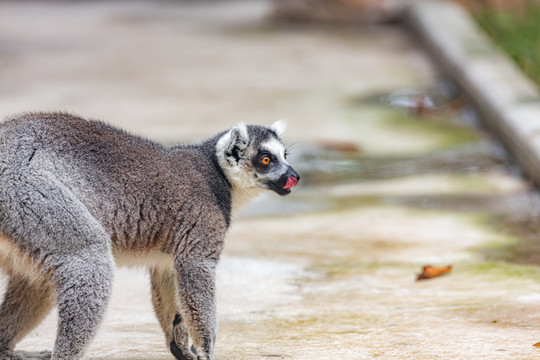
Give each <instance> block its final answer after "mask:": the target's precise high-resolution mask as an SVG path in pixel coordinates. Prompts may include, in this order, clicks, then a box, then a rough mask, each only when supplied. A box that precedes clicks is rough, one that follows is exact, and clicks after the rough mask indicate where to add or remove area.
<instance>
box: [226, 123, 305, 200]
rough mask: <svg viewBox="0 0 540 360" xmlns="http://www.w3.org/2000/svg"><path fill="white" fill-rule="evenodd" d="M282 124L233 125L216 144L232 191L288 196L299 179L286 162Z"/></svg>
mask: <svg viewBox="0 0 540 360" xmlns="http://www.w3.org/2000/svg"><path fill="white" fill-rule="evenodd" d="M284 130H285V123H284V122H281V121H278V122H275V123H274V124H272V126H270V127H263V126H246V125H243V124H239V125H236V126H235V127H233V128H232V129H231V130H229V131H228V132H226V133H224V134H223V135H222V136H221V138H220V139H219V140H218V143H217V145H216V150H217V155H218V160H219V163H220V166H221V168H222V169H223V171H224V172H225V174H226V176H227V178H228V180H229V182H230V183H231V185H232V186H233V187H234V188H243V189H250V188H251V189H253V188H262V189H268V190H273V191H275V192H276V193H278V194H279V195H287V194H289V193H290V192H291V189H292V188H294V187H295V186H296V185H297V184H298V180H300V176H299V175H298V173H297V172H296V171H295V170H294V169H293V168H292V167H291V166H290V165H289V163H288V162H287V153H286V151H285V147H284V146H283V143H282V142H281V136H282V134H283V131H284Z"/></svg>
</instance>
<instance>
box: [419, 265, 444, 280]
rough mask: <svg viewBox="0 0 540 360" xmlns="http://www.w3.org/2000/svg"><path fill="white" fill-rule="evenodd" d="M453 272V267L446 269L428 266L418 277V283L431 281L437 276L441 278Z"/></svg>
mask: <svg viewBox="0 0 540 360" xmlns="http://www.w3.org/2000/svg"><path fill="white" fill-rule="evenodd" d="M451 270H452V265H448V266H445V267H435V266H431V265H426V266H424V268H423V269H422V272H421V273H420V274H418V275H417V276H416V281H419V280H426V279H431V278H434V277H437V276H441V275H444V274H447V273H449V272H450V271H451Z"/></svg>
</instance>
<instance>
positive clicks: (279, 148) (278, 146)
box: [261, 138, 287, 163]
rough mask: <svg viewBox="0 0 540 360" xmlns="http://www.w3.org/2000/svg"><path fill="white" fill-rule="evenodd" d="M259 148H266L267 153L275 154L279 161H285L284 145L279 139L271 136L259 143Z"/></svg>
mask: <svg viewBox="0 0 540 360" xmlns="http://www.w3.org/2000/svg"><path fill="white" fill-rule="evenodd" d="M261 148H262V149H265V150H267V151H268V152H269V153H271V154H273V155H275V156H276V157H277V158H278V159H279V160H280V161H283V162H285V163H286V162H287V161H286V160H285V147H284V146H283V144H282V143H281V141H279V140H277V139H276V138H271V139H270V140H268V141H265V142H264V143H262V144H261Z"/></svg>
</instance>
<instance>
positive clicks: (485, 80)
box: [403, 0, 540, 185]
mask: <svg viewBox="0 0 540 360" xmlns="http://www.w3.org/2000/svg"><path fill="white" fill-rule="evenodd" d="M403 17H404V21H405V23H406V25H408V26H409V27H410V28H411V29H412V31H413V32H414V33H415V34H416V35H417V36H418V37H419V39H420V40H421V41H422V42H423V43H424V44H425V45H426V47H427V49H428V51H430V52H431V54H432V55H433V57H434V58H435V59H436V62H437V63H438V65H439V66H440V67H441V70H442V71H443V72H444V73H445V74H446V75H447V76H449V77H450V78H451V79H452V80H453V81H454V82H455V83H456V84H457V85H458V86H459V87H460V88H461V89H462V90H463V91H464V92H465V94H466V95H467V96H468V97H469V98H470V100H471V102H472V103H473V105H474V106H475V107H476V108H477V110H478V112H479V113H480V115H481V117H482V121H483V122H484V123H485V125H486V126H487V127H488V128H489V129H490V130H491V131H493V132H495V134H496V135H497V136H498V137H499V138H500V139H501V140H502V141H503V142H504V144H505V145H506V146H507V148H508V150H509V151H510V152H511V153H512V154H513V155H514V156H515V158H516V159H517V161H518V162H519V165H520V166H521V168H522V169H523V171H524V172H525V173H526V174H528V175H529V176H530V177H531V178H532V179H533V181H534V182H535V183H536V185H540V94H539V92H538V89H537V88H536V86H535V84H534V83H533V82H532V81H531V80H530V79H528V78H527V77H526V76H525V75H524V74H523V73H522V72H521V70H520V69H519V68H518V67H517V65H515V64H514V63H513V62H512V61H511V60H510V59H509V58H508V57H507V56H506V55H504V54H503V53H502V52H501V51H500V50H499V49H498V48H497V47H496V46H495V45H494V44H493V43H492V42H491V40H490V39H489V38H488V37H487V36H486V34H485V33H484V32H483V31H482V30H481V29H480V27H479V26H478V25H477V24H476V22H475V21H474V20H473V19H472V18H471V16H470V15H469V13H468V12H467V11H466V10H465V9H463V8H462V7H461V6H459V5H457V4H455V3H451V2H449V1H443V0H438V1H435V0H434V1H418V2H414V3H412V4H410V5H408V6H407V7H406V9H405V10H404V13H403Z"/></svg>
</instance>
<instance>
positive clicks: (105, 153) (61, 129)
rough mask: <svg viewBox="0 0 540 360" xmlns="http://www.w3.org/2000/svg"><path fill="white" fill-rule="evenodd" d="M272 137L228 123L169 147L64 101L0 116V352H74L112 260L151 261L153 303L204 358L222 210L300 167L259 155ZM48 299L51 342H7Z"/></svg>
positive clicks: (171, 334) (185, 351) (185, 345)
mask: <svg viewBox="0 0 540 360" xmlns="http://www.w3.org/2000/svg"><path fill="white" fill-rule="evenodd" d="M278 125H279V126H277V125H276V126H275V128H276V129H279V132H282V129H284V127H283V124H281V123H280V124H278ZM280 136H281V134H279V135H278V134H277V133H276V130H272V128H264V127H260V126H249V127H246V126H245V125H242V124H239V125H237V126H235V127H233V128H232V129H231V130H229V131H227V132H223V133H221V134H218V135H217V136H215V137H213V138H211V139H209V140H207V141H205V142H203V143H201V144H199V145H190V146H175V147H170V148H168V147H164V146H161V145H159V144H156V143H153V142H151V141H148V140H145V139H142V138H139V137H136V136H133V135H130V134H128V133H126V132H124V131H121V130H118V129H115V128H113V127H111V126H108V125H106V124H104V123H102V122H99V121H93V120H84V119H82V118H79V117H77V116H73V115H68V114H63V113H37V114H26V115H21V116H15V117H12V118H10V119H7V120H6V121H5V122H4V123H2V124H1V125H0V268H2V269H3V270H4V271H5V272H6V274H7V275H8V276H9V284H8V287H7V291H6V294H5V296H4V299H3V302H2V305H1V306H0V360H4V359H9V360H23V359H25V360H26V359H49V358H50V359H54V360H59V359H62V360H64V359H69V360H72V359H79V358H81V356H82V354H83V353H84V350H85V349H86V347H87V345H88V343H89V342H90V340H91V339H92V337H93V336H94V333H95V331H96V329H97V326H98V325H99V323H100V321H101V319H102V317H103V314H104V312H105V310H106V308H107V304H108V302H109V298H110V294H111V286H112V281H113V273H114V267H115V261H116V262H117V263H123V262H126V263H133V264H145V265H147V266H148V267H149V268H150V275H151V286H152V302H153V306H154V310H155V312H156V316H157V318H158V321H159V323H160V325H161V327H162V328H163V331H164V333H165V337H166V342H167V345H169V344H170V345H171V348H173V347H174V349H175V351H177V352H178V351H180V352H181V353H182V355H181V356H180V357H179V358H185V359H196V358H197V357H198V359H201V360H205V359H209V360H211V359H213V350H214V344H215V339H216V331H217V324H216V301H215V269H216V265H217V263H218V260H219V258H220V254H221V252H222V250H223V245H224V238H225V233H226V231H227V228H228V226H229V223H230V220H231V215H232V211H233V209H236V208H237V206H238V205H239V204H241V203H243V202H244V201H245V200H246V199H247V198H249V197H251V196H253V195H254V194H256V193H257V192H258V191H259V190H262V189H273V190H275V191H276V192H278V193H279V194H281V195H285V194H287V193H288V192H289V191H290V189H289V190H283V186H284V184H285V181H287V179H288V178H289V177H291V176H292V177H294V178H295V179H298V178H299V177H298V174H296V173H295V172H294V170H292V168H291V167H290V166H289V165H288V164H287V163H286V161H285V160H284V156H283V154H281V155H280V154H275V156H274V155H272V159H273V162H272V164H270V165H268V166H263V167H261V166H260V164H258V161H259V160H258V159H259V156H260V151H261V148H262V147H263V145H264V144H265V142H268V141H270V139H271V138H275V139H279V137H280ZM273 144H274V142H273ZM279 144H281V143H279ZM274 145H275V144H274ZM274 148H277V151H278V152H283V150H282V148H280V147H279V146H274ZM265 151H266V150H265ZM269 174H272V176H270V175H269ZM55 302H56V304H57V305H58V310H59V322H58V332H57V337H56V343H55V345H54V348H53V351H52V354H50V353H47V352H43V353H36V354H31V353H25V352H21V351H15V350H14V348H15V345H16V344H17V342H18V341H20V340H21V339H22V338H23V337H24V336H25V335H26V334H27V333H28V332H29V331H31V330H32V329H33V328H34V327H35V326H37V325H38V324H39V322H40V321H41V320H42V319H43V317H44V316H45V315H46V314H47V313H48V312H49V311H50V309H51V307H52V306H53V304H54V303H55ZM176 314H180V315H179V316H178V317H177V319H178V321H176V322H175V323H174V325H173V320H174V319H175V315H176ZM179 319H181V321H180V320H179ZM189 341H191V342H192V343H193V345H194V349H195V351H196V354H194V353H193V352H192V351H191V350H190V344H189Z"/></svg>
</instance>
